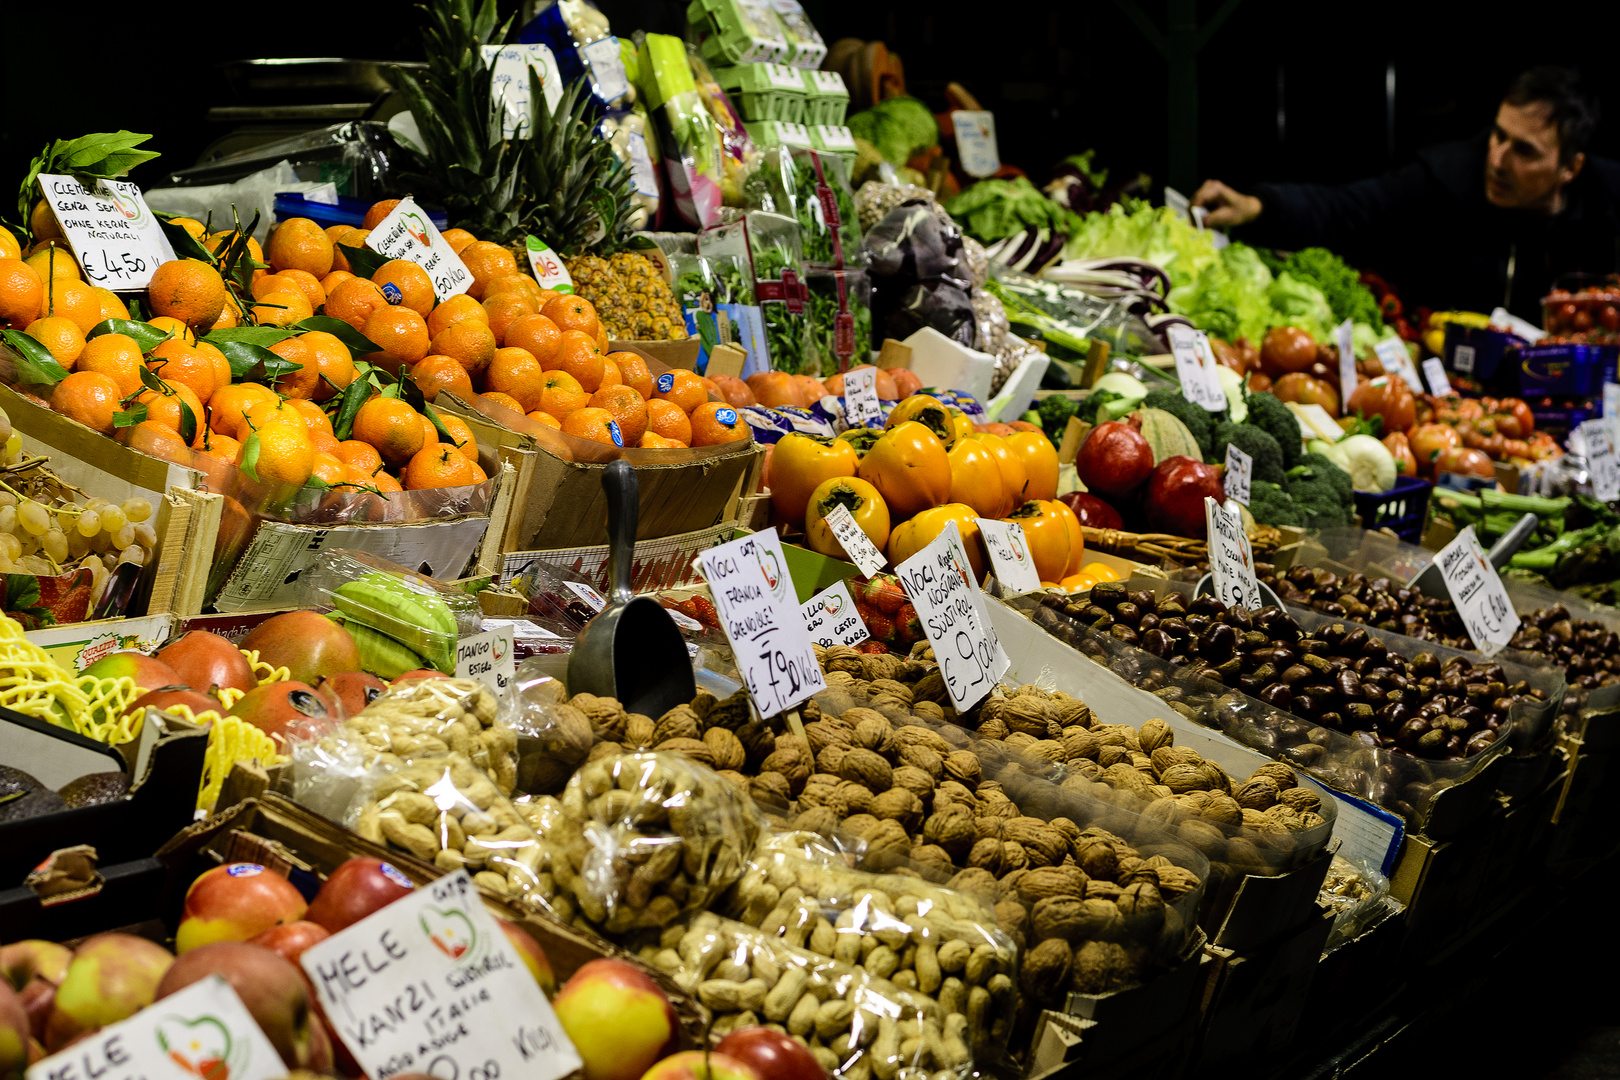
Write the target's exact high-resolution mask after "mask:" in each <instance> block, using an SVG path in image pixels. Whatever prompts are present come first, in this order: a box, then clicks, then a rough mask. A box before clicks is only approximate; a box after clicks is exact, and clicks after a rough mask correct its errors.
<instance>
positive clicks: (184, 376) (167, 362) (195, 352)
mask: <svg viewBox="0 0 1620 1080" xmlns="http://www.w3.org/2000/svg"><path fill="white" fill-rule="evenodd" d="M146 366H147V367H149V368H151V369H152V371H153V372H154V373H155V374H156V375H157V376H158V378H160V379H163V380H164V381H165V382H171V383H180V384H182V385H184V386H187V387H189V388H190V389H191V392H192V393H193V394H196V395H197V402H198V409H197V419H198V420H201V419H202V402H204V401H207V400H208V399H209V398H211V397H213V396H214V391H215V390H218V389H219V388H220V385H221V384H220V382H219V375H218V373H217V372H216V370H215V368H214V361H213V359H212V358H211V357H209V356H208V355H207V354H206V353H204V352H203V351H202V350H200V349H198V348H196V347H195V346H193V345H187V344H186V343H185V342H183V341H176V340H175V339H174V338H170V339H169V340H168V341H165V342H163V343H162V344H160V345H159V346H158V347H157V348H155V349H153V350H152V355H151V357H150V358H148V359H147V361H146Z"/></svg>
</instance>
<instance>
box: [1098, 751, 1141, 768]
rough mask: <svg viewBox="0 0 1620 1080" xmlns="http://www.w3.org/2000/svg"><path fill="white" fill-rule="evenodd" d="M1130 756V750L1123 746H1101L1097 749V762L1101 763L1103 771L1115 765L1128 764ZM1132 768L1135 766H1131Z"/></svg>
mask: <svg viewBox="0 0 1620 1080" xmlns="http://www.w3.org/2000/svg"><path fill="white" fill-rule="evenodd" d="M1130 757H1131V752H1130V751H1129V750H1127V749H1125V748H1124V747H1123V746H1102V747H1099V748H1098V750H1097V764H1098V765H1101V766H1102V767H1103V771H1105V772H1106V771H1107V770H1109V769H1112V768H1113V767H1114V766H1115V765H1119V764H1121V763H1125V764H1129V763H1130ZM1132 768H1135V766H1132Z"/></svg>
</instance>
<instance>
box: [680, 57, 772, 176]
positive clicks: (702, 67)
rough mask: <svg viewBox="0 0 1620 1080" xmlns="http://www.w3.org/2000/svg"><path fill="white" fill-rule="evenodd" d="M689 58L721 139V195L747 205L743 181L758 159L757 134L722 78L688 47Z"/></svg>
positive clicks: (688, 63) (706, 106) (696, 81)
mask: <svg viewBox="0 0 1620 1080" xmlns="http://www.w3.org/2000/svg"><path fill="white" fill-rule="evenodd" d="M686 62H687V65H688V67H690V69H691V71H692V80H693V84H694V86H695V87H696V88H697V91H698V96H699V97H700V98H701V99H702V101H703V107H704V109H705V110H707V112H708V114H709V121H710V123H712V124H713V126H714V131H715V136H716V138H717V139H718V140H719V146H720V194H721V198H722V200H723V202H724V203H725V205H726V206H743V205H745V201H746V200H745V199H744V195H743V185H744V184H745V183H746V182H747V179H748V176H749V174H750V173H752V172H753V170H754V168H755V167H756V165H757V163H758V160H759V153H758V148H757V147H755V145H754V139H753V136H751V135H750V134H749V133H748V128H747V125H745V124H744V123H743V119H742V116H741V115H739V114H738V112H737V108H736V105H735V104H733V102H732V100H731V98H730V97H728V96H727V95H726V92H725V90H723V89H722V88H721V86H720V83H719V80H717V79H716V78H715V77H714V73H713V72H712V71H711V70H710V69H709V67H708V65H707V64H705V63H704V62H703V58H702V57H701V56H699V55H698V54H697V52H696V51H694V50H693V49H691V48H688V49H687V51H686Z"/></svg>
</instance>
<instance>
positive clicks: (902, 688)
mask: <svg viewBox="0 0 1620 1080" xmlns="http://www.w3.org/2000/svg"><path fill="white" fill-rule="evenodd" d="M871 692H872V695H873V696H874V697H876V696H878V695H880V694H881V695H884V696H886V697H892V698H897V699H899V701H900V702H901V704H903V705H905V706H906V707H907V708H908V709H909V708H910V707H911V702H912V700H913V697H912V692H911V687H909V686H907V685H906V684H905V683H903V682H900V681H898V680H896V679H892V678H884V677H883V676H881V675H879V676H874V677H873V679H872V686H871Z"/></svg>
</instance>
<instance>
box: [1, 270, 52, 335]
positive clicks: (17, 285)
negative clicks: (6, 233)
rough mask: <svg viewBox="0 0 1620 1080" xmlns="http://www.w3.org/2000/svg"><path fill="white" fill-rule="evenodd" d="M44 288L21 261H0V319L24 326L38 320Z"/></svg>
mask: <svg viewBox="0 0 1620 1080" xmlns="http://www.w3.org/2000/svg"><path fill="white" fill-rule="evenodd" d="M44 300H45V286H44V284H43V283H42V282H41V281H40V279H39V274H37V273H35V272H34V268H33V267H32V266H29V265H28V264H27V263H25V262H23V261H22V260H21V259H0V319H4V320H5V321H6V322H9V323H21V324H23V325H24V326H26V325H28V324H29V323H31V322H33V321H34V320H35V319H37V318H39V310H40V305H41V304H43V303H44Z"/></svg>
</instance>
